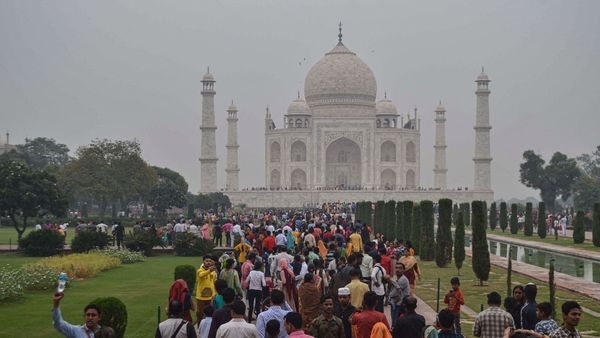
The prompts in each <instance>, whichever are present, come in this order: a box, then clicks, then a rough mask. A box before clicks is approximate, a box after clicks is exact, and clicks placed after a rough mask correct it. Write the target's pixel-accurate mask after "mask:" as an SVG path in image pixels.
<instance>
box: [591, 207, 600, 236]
mask: <svg viewBox="0 0 600 338" xmlns="http://www.w3.org/2000/svg"><path fill="white" fill-rule="evenodd" d="M593 218H594V220H593V225H592V242H593V243H594V246H600V202H597V203H594V216H593Z"/></svg>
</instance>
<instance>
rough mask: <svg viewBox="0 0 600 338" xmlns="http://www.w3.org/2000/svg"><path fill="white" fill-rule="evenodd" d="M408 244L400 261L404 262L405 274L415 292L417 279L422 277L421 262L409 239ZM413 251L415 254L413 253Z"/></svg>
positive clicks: (412, 291) (412, 290)
mask: <svg viewBox="0 0 600 338" xmlns="http://www.w3.org/2000/svg"><path fill="white" fill-rule="evenodd" d="M406 243H407V246H406V249H405V250H404V255H403V256H402V257H401V258H400V263H402V264H404V266H405V270H404V275H405V276H406V278H408V283H409V285H410V290H411V293H412V294H414V292H415V288H416V279H417V278H418V279H421V270H420V269H419V264H418V262H417V259H416V258H415V256H414V250H413V249H412V245H410V242H409V241H406ZM411 252H412V253H413V254H411Z"/></svg>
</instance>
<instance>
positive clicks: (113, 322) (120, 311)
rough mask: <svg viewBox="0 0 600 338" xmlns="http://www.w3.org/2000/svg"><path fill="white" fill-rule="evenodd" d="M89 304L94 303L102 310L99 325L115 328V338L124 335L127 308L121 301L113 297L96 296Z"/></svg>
mask: <svg viewBox="0 0 600 338" xmlns="http://www.w3.org/2000/svg"><path fill="white" fill-rule="evenodd" d="M90 304H96V305H98V307H100V310H101V311H102V318H101V319H100V326H109V327H111V328H112V329H113V330H115V334H116V337H117V338H123V336H125V329H126V328H127V308H126V307H125V304H123V302H122V301H121V300H120V299H118V298H115V297H105V298H97V299H94V301H92V302H90Z"/></svg>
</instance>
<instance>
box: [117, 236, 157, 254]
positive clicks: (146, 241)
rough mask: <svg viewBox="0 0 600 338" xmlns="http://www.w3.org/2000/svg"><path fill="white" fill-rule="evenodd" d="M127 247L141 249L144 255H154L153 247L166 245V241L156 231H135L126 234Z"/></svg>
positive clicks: (135, 249)
mask: <svg viewBox="0 0 600 338" xmlns="http://www.w3.org/2000/svg"><path fill="white" fill-rule="evenodd" d="M123 244H124V245H125V247H126V248H127V249H129V250H131V251H139V252H141V253H143V254H144V256H152V248H154V247H155V246H160V247H164V243H163V242H162V240H161V239H160V237H158V236H157V235H156V233H155V232H154V231H135V232H133V233H132V232H129V233H128V234H127V235H125V239H124V240H123Z"/></svg>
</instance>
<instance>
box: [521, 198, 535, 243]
mask: <svg viewBox="0 0 600 338" xmlns="http://www.w3.org/2000/svg"><path fill="white" fill-rule="evenodd" d="M523 229H524V233H525V236H533V204H531V202H527V205H526V206H525V226H524V228H523Z"/></svg>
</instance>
